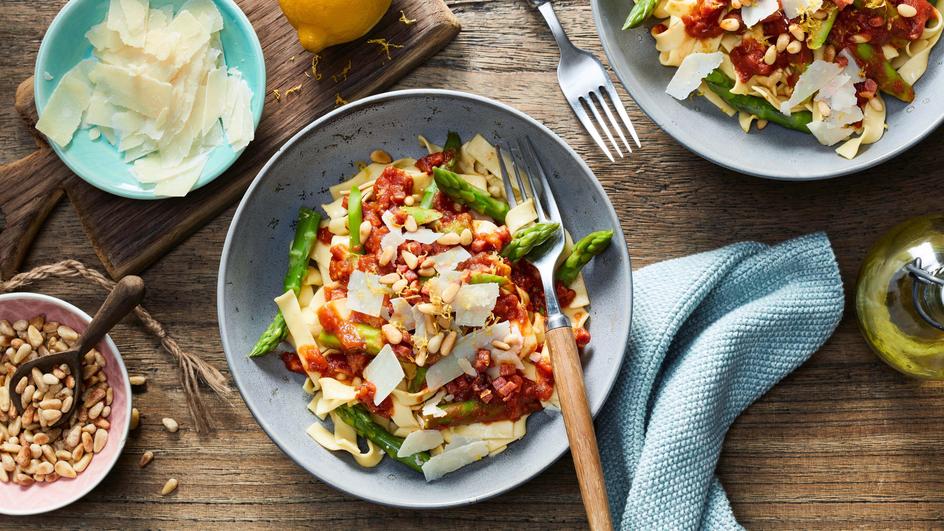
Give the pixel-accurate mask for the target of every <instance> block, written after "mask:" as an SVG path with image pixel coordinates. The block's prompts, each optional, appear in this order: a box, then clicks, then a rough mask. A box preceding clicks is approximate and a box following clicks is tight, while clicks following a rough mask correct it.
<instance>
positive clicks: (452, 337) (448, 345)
mask: <svg viewBox="0 0 944 531" xmlns="http://www.w3.org/2000/svg"><path fill="white" fill-rule="evenodd" d="M457 337H459V334H457V333H456V331H455V330H450V331H449V334H448V335H446V338H445V339H443V342H442V346H441V347H439V352H440V353H441V354H442V355H443V356H448V355H449V354H450V353H452V347H454V346H456V338H457Z"/></svg>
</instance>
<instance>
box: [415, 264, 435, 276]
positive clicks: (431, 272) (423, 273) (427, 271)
mask: <svg viewBox="0 0 944 531" xmlns="http://www.w3.org/2000/svg"><path fill="white" fill-rule="evenodd" d="M416 273H417V274H418V275H419V276H421V277H424V278H432V277H435V276H436V269H434V268H432V267H430V268H428V269H420V270H419V271H417V272H416Z"/></svg>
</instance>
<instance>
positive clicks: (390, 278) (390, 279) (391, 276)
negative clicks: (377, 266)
mask: <svg viewBox="0 0 944 531" xmlns="http://www.w3.org/2000/svg"><path fill="white" fill-rule="evenodd" d="M398 280H400V275H399V274H398V273H387V274H386V275H384V276H382V277H380V283H381V284H385V285H387V286H391V285H393V283H394V282H396V281H398Z"/></svg>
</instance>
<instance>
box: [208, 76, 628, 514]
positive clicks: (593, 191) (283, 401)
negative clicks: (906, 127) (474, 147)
mask: <svg viewBox="0 0 944 531" xmlns="http://www.w3.org/2000/svg"><path fill="white" fill-rule="evenodd" d="M449 130H455V131H458V132H459V133H460V135H462V137H463V138H465V139H468V138H471V136H472V135H473V134H475V133H481V134H482V135H484V136H485V137H486V138H487V139H489V140H490V141H492V142H494V141H496V140H499V139H510V138H514V137H520V136H523V135H529V136H530V137H531V138H532V139H533V140H534V143H535V145H536V146H537V149H538V152H539V156H540V157H541V158H542V160H543V162H544V165H545V168H547V169H548V170H549V172H550V180H551V187H552V188H553V189H554V193H555V195H556V197H559V198H561V203H560V209H561V211H562V215H563V216H564V220H563V221H564V226H565V227H567V228H568V229H569V230H570V231H571V232H572V233H573V234H575V235H583V234H586V233H588V232H590V231H593V230H598V229H606V228H611V229H613V231H614V232H615V233H616V235H615V236H614V238H613V239H614V245H611V246H610V248H609V249H608V250H607V251H606V252H604V253H603V254H602V255H600V256H598V257H597V258H595V259H594V260H593V261H592V262H591V263H590V264H589V265H588V266H587V268H586V269H585V277H586V279H587V287H588V290H589V292H590V298H591V301H592V307H591V311H590V313H591V325H590V331H591V334H592V335H593V340H592V342H591V344H590V347H589V348H588V349H587V352H586V358H585V363H584V368H585V371H586V382H587V389H588V395H589V399H590V407H591V409H592V411H593V412H594V414H595V413H596V412H598V411H599V410H600V407H601V406H602V405H603V401H604V400H605V399H606V397H607V395H608V394H609V392H610V389H611V387H612V386H613V383H614V381H615V379H616V375H617V372H618V370H619V367H620V364H621V362H622V360H623V356H624V353H625V349H626V343H627V340H628V338H629V322H630V309H631V308H632V282H631V277H630V275H631V269H630V262H629V254H628V253H627V251H626V246H625V245H624V244H623V241H624V240H623V234H622V231H621V230H620V225H619V221H618V220H617V218H616V214H615V212H614V211H613V207H612V205H611V204H610V202H609V200H608V199H607V197H606V194H605V193H604V191H603V188H602V187H601V186H600V184H599V183H598V182H597V180H596V179H595V178H594V176H593V174H592V173H591V172H590V169H589V168H588V167H587V165H586V164H584V162H583V161H582V160H580V157H579V156H577V154H576V153H574V151H573V150H572V149H570V148H569V147H568V146H567V145H566V144H565V143H564V142H563V141H562V140H561V139H560V138H559V137H557V136H556V135H555V134H554V133H552V132H551V131H550V130H548V129H547V128H546V127H544V126H543V125H541V124H539V123H538V122H536V121H534V120H533V119H532V118H530V117H528V116H527V115H525V114H523V113H521V112H518V111H516V110H514V109H512V108H510V107H508V106H505V105H502V104H500V103H497V102H495V101H492V100H488V99H485V98H482V97H478V96H473V95H471V94H465V93H461V92H452V91H441V90H407V91H400V92H390V93H386V94H380V95H377V96H373V97H370V98H366V99H363V100H360V101H358V102H356V103H354V104H351V105H347V106H345V107H343V108H341V109H338V110H336V111H334V112H332V113H330V114H328V115H326V116H324V117H323V118H321V119H320V120H318V121H316V122H314V123H312V124H311V125H309V126H308V127H306V128H305V129H303V130H302V131H301V132H299V133H298V134H297V135H295V136H294V137H293V138H292V139H291V140H289V141H288V142H287V143H286V144H285V146H283V147H282V149H280V150H279V152H278V153H276V154H275V156H274V157H273V158H272V159H271V160H270V161H269V162H268V163H267V164H266V166H265V167H264V168H263V169H262V171H261V172H260V173H259V175H258V176H257V177H256V179H255V181H253V183H252V186H251V187H250V188H249V191H248V192H246V195H245V197H243V200H242V202H241V203H240V205H239V209H238V210H237V211H236V215H235V217H234V218H233V222H232V225H231V226H230V229H229V233H228V234H227V236H226V244H225V246H224V247H223V256H222V261H221V263H220V275H219V281H218V287H217V308H218V314H219V322H220V334H221V336H222V339H223V349H224V350H225V352H226V359H227V361H228V362H229V366H230V370H231V371H232V373H233V377H234V379H235V380H236V385H237V386H238V387H239V390H240V392H241V393H242V395H243V398H244V399H245V401H246V404H247V405H248V406H249V409H250V410H251V411H252V414H253V415H254V416H255V418H256V420H257V421H258V422H259V424H260V425H261V426H262V428H263V429H264V430H265V431H266V433H268V434H269V436H270V437H271V438H272V440H273V441H275V443H276V444H278V445H279V447H280V448H281V449H282V450H283V451H284V452H285V453H286V454H288V455H289V457H291V458H292V459H294V460H295V462H296V463H298V464H299V465H301V466H302V467H304V468H305V469H306V470H308V471H309V472H311V473H312V474H314V475H316V476H318V477H319V478H321V480H322V481H324V482H326V483H328V484H330V485H332V486H334V487H335V488H338V489H340V490H343V491H345V492H348V493H350V494H353V495H355V496H359V497H361V498H364V499H366V500H370V501H373V502H377V503H382V504H386V505H394V506H399V507H411V508H435V507H450V506H455V505H462V504H468V503H474V502H477V501H480V500H483V499H485V498H488V497H490V496H495V495H497V494H500V493H502V492H505V491H507V490H508V489H511V488H513V487H515V486H517V485H520V484H521V483H524V482H525V481H527V480H528V479H530V478H532V477H534V476H535V475H536V474H538V473H539V472H541V471H542V470H544V469H545V468H546V467H547V466H549V465H550V464H551V463H553V462H554V461H555V460H557V459H558V458H559V457H560V456H561V455H563V453H564V452H565V451H566V450H567V436H566V434H565V432H564V423H563V421H562V419H561V418H560V416H559V415H558V414H553V413H544V412H541V413H537V414H534V415H532V416H531V418H529V420H528V434H527V436H526V437H525V438H524V440H522V441H519V442H517V443H514V444H512V445H511V446H510V447H509V448H508V449H507V450H506V451H505V452H503V453H501V454H499V455H498V456H496V457H494V458H489V459H484V460H482V461H480V462H478V463H475V464H473V465H470V466H468V467H466V468H463V469H461V470H459V471H457V472H455V473H453V474H451V475H448V476H446V477H445V478H443V479H441V480H439V481H436V482H433V483H426V482H425V481H424V479H423V476H422V475H421V474H417V473H415V472H413V471H411V470H409V469H407V468H405V467H404V466H402V465H400V464H399V463H396V462H394V461H392V460H391V459H384V461H383V462H382V463H381V464H380V466H378V467H377V468H373V469H365V468H361V467H359V466H357V465H356V464H355V463H354V461H353V460H352V459H351V458H350V456H349V455H348V454H346V453H340V452H339V453H332V452H329V451H327V450H324V449H323V448H322V447H320V446H319V445H318V444H317V443H315V442H314V441H312V440H311V439H309V438H308V436H307V435H306V434H305V429H306V428H307V427H308V426H309V425H310V424H311V423H312V422H314V421H316V418H315V417H314V416H313V415H312V414H310V413H309V412H308V411H307V409H306V406H307V404H308V401H309V397H308V396H306V395H305V393H304V392H303V391H302V389H301V384H302V381H303V380H304V378H303V377H301V376H300V375H298V374H292V373H289V372H288V371H286V370H285V368H284V367H283V366H282V363H281V361H280V360H279V358H278V356H275V355H269V356H267V357H265V358H262V359H258V360H250V359H249V358H247V357H246V353H247V352H248V351H249V349H250V348H251V346H252V344H253V343H254V342H255V340H256V338H257V337H258V336H259V334H260V333H261V332H262V330H263V329H264V328H265V327H266V326H267V324H268V322H269V320H270V319H271V318H272V316H273V313H274V309H275V305H274V303H273V302H272V299H273V297H275V296H277V295H278V294H279V293H280V290H281V285H282V276H283V274H284V272H285V269H286V262H287V259H288V258H287V254H288V247H289V242H290V241H291V240H292V234H293V227H292V224H293V220H294V218H295V213H296V211H297V210H298V207H299V206H301V205H310V206H317V205H320V204H321V203H324V202H328V201H330V195H329V193H328V186H329V185H332V184H335V183H338V182H341V181H343V180H345V179H347V178H348V177H349V176H350V175H351V174H353V173H354V172H355V171H356V170H355V167H354V164H353V163H352V161H356V160H364V159H366V158H367V156H368V154H369V153H370V152H371V151H373V150H374V149H378V148H382V149H385V150H387V151H388V152H389V153H391V154H392V155H393V156H394V157H395V158H397V157H402V156H413V157H419V156H421V155H423V154H425V153H424V152H423V150H422V149H421V148H420V147H419V146H418V143H417V140H416V135H417V134H423V135H425V136H427V137H428V138H431V139H442V138H445V137H446V132H447V131H449Z"/></svg>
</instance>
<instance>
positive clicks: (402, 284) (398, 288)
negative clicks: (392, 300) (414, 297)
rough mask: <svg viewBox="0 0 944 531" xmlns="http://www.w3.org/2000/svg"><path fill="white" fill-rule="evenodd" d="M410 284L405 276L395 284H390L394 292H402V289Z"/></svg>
mask: <svg viewBox="0 0 944 531" xmlns="http://www.w3.org/2000/svg"><path fill="white" fill-rule="evenodd" d="M408 285H409V282H407V280H406V279H405V278H401V279H400V280H398V281H396V282H394V283H393V285H392V286H390V289H392V290H393V292H394V293H400V292H401V291H403V290H405V289H406V287H407V286H408Z"/></svg>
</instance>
